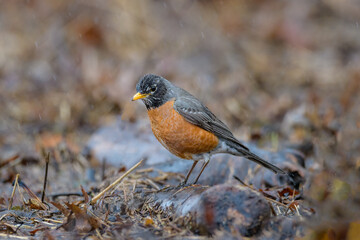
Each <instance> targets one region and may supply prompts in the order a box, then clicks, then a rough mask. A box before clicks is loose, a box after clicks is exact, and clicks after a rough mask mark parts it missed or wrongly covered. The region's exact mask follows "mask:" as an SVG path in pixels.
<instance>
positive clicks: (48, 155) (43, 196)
mask: <svg viewBox="0 0 360 240" xmlns="http://www.w3.org/2000/svg"><path fill="white" fill-rule="evenodd" d="M49 161H50V152H48V154H47V156H46V158H45V162H46V164H45V177H44V186H43V191H42V195H41V202H42V203H43V202H44V198H45V190H46V183H47V175H48V169H49Z"/></svg>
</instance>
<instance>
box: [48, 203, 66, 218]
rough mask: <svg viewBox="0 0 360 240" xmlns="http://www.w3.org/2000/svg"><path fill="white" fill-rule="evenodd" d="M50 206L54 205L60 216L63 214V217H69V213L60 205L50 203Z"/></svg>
mask: <svg viewBox="0 0 360 240" xmlns="http://www.w3.org/2000/svg"><path fill="white" fill-rule="evenodd" d="M50 203H51V204H52V205H54V206H55V207H56V208H57V209H59V210H60V212H61V213H62V214H64V216H69V214H70V211H69V210H67V209H66V208H65V207H64V206H63V205H61V204H60V203H57V202H50Z"/></svg>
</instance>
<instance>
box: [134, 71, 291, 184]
mask: <svg viewBox="0 0 360 240" xmlns="http://www.w3.org/2000/svg"><path fill="white" fill-rule="evenodd" d="M139 99H141V100H142V101H143V103H144V104H145V107H146V109H147V113H148V117H149V119H150V123H151V128H152V131H153V134H154V135H155V137H156V139H157V140H158V141H159V142H160V143H161V144H162V145H163V146H164V147H165V148H166V149H167V150H168V151H170V152H171V153H172V154H174V155H176V156H177V157H180V158H182V159H188V160H193V161H194V162H193V165H192V166H191V168H190V170H189V172H188V173H187V175H186V177H185V180H184V182H182V184H181V185H185V184H187V182H188V179H189V177H190V175H191V172H192V171H193V170H194V168H195V166H196V164H197V163H198V162H199V161H200V160H204V163H203V165H202V167H201V170H200V173H199V174H198V176H197V177H196V179H195V181H194V183H193V184H196V183H197V181H198V180H199V178H200V176H201V174H202V173H203V171H204V169H205V168H206V166H207V165H208V164H209V162H210V158H211V156H212V155H213V154H216V153H228V154H231V155H235V156H239V157H244V158H246V159H249V160H251V161H254V162H256V163H258V164H260V165H262V166H264V167H265V168H268V169H270V170H271V171H273V172H274V173H276V174H278V173H280V174H285V172H284V170H282V169H280V168H279V167H277V166H275V165H273V164H271V163H269V162H268V161H266V160H264V159H262V158H261V157H259V156H258V155H256V154H254V153H253V152H251V151H250V150H249V148H247V147H246V146H244V145H243V144H242V143H241V142H240V141H239V140H238V139H236V138H235V137H234V135H233V134H232V132H231V131H230V129H229V128H228V127H227V126H226V125H225V123H223V122H222V121H221V120H220V119H219V118H217V117H216V116H215V114H213V113H212V112H211V111H210V110H209V109H208V108H207V107H206V106H205V105H204V104H203V103H202V102H201V101H200V100H199V99H197V98H196V97H195V96H193V95H192V94H190V93H189V92H187V91H186V90H184V89H182V88H180V87H177V86H175V85H174V84H172V83H171V82H170V81H168V80H167V79H165V78H163V77H161V76H158V75H154V74H146V75H145V76H143V77H141V78H140V79H139V81H138V83H137V84H136V94H135V95H134V96H133V98H132V101H136V100H139Z"/></svg>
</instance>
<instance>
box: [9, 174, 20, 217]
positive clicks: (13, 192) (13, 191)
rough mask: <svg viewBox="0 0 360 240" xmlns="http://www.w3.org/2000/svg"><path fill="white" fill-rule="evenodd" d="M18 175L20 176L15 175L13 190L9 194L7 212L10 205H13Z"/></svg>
mask: <svg viewBox="0 0 360 240" xmlns="http://www.w3.org/2000/svg"><path fill="white" fill-rule="evenodd" d="M19 175H20V174H16V178H15V183H14V188H13V190H12V193H11V197H10V201H9V207H8V210H10V209H11V207H12V204H13V201H14V195H15V190H16V188H17V187H18V186H19V184H18V181H19Z"/></svg>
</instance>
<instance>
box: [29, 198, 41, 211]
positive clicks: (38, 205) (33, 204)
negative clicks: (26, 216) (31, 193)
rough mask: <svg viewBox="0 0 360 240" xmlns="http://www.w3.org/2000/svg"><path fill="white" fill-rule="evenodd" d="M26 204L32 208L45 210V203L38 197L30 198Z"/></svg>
mask: <svg viewBox="0 0 360 240" xmlns="http://www.w3.org/2000/svg"><path fill="white" fill-rule="evenodd" d="M25 205H26V206H28V207H30V208H31V209H37V210H45V209H46V208H44V204H43V203H42V202H39V201H38V200H37V199H29V201H28V202H25Z"/></svg>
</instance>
